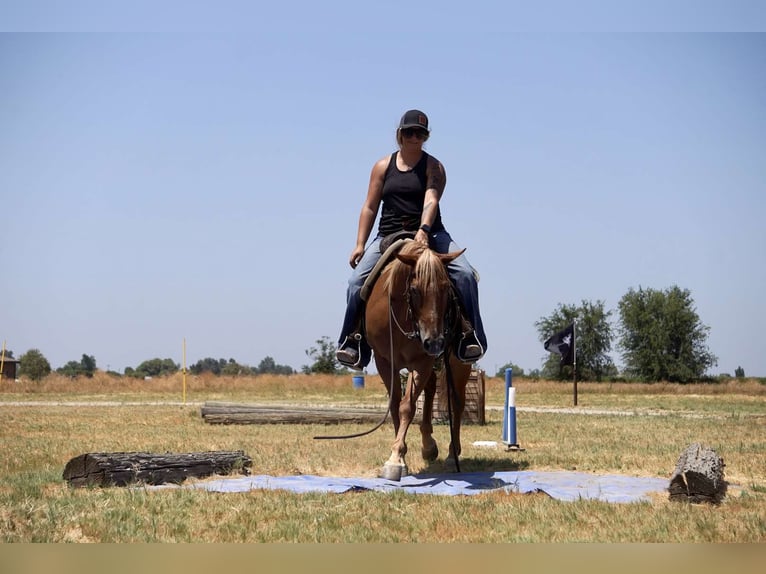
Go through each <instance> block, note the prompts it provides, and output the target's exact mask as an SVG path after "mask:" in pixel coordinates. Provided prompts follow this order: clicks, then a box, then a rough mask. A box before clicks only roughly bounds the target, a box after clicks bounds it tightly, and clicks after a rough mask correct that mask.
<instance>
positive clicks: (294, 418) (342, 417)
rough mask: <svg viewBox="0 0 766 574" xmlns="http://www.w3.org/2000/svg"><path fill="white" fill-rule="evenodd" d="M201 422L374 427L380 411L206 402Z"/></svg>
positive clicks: (381, 412)
mask: <svg viewBox="0 0 766 574" xmlns="http://www.w3.org/2000/svg"><path fill="white" fill-rule="evenodd" d="M201 414H202V418H203V419H204V420H205V422H207V423H210V424H325V425H330V424H357V423H377V422H379V421H380V419H381V418H383V415H384V414H385V410H384V409H372V408H342V409H341V408H310V407H288V406H263V405H247V404H238V403H219V402H207V403H205V404H204V405H203V406H202V408H201Z"/></svg>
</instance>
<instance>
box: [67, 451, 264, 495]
mask: <svg viewBox="0 0 766 574" xmlns="http://www.w3.org/2000/svg"><path fill="white" fill-rule="evenodd" d="M252 464H253V461H252V459H251V458H250V457H249V456H247V455H246V454H245V453H244V452H243V451H241V450H237V451H210V452H191V453H164V454H152V453H148V452H90V453H86V454H81V455H79V456H76V457H74V458H73V459H72V460H70V461H69V462H68V463H67V464H66V467H64V473H63V477H64V480H66V481H67V482H68V483H69V485H70V486H127V485H129V484H135V483H145V484H164V483H168V482H170V483H176V484H177V483H180V482H183V481H184V480H186V479H187V478H189V477H195V478H204V477H206V476H211V475H214V474H232V473H239V474H249V472H250V471H249V469H250V467H251V466H252Z"/></svg>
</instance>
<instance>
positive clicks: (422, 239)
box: [415, 229, 428, 247]
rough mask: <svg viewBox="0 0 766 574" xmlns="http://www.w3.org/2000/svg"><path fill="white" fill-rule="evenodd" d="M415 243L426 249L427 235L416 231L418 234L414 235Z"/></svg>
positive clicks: (421, 231)
mask: <svg viewBox="0 0 766 574" xmlns="http://www.w3.org/2000/svg"><path fill="white" fill-rule="evenodd" d="M415 241H417V242H418V243H422V244H423V245H425V246H426V247H428V233H426V232H425V231H424V230H422V229H418V232H417V233H416V234H415Z"/></svg>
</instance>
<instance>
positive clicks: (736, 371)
mask: <svg viewBox="0 0 766 574" xmlns="http://www.w3.org/2000/svg"><path fill="white" fill-rule="evenodd" d="M734 376H735V377H737V378H738V379H744V378H745V369H743V368H742V367H737V368H736V369H734Z"/></svg>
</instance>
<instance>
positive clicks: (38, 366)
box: [19, 349, 51, 381]
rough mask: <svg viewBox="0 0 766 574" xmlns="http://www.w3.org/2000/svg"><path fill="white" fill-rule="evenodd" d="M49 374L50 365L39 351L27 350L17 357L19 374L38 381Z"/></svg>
mask: <svg viewBox="0 0 766 574" xmlns="http://www.w3.org/2000/svg"><path fill="white" fill-rule="evenodd" d="M50 372H51V364H50V363H49V362H48V359H46V358H45V355H43V354H42V353H41V352H40V350H39V349H29V350H28V351H27V352H26V353H24V354H23V355H21V357H19V374H20V375H23V376H25V377H29V378H30V379H31V380H33V381H39V380H41V379H43V378H44V377H47V376H48V375H49V374H50Z"/></svg>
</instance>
